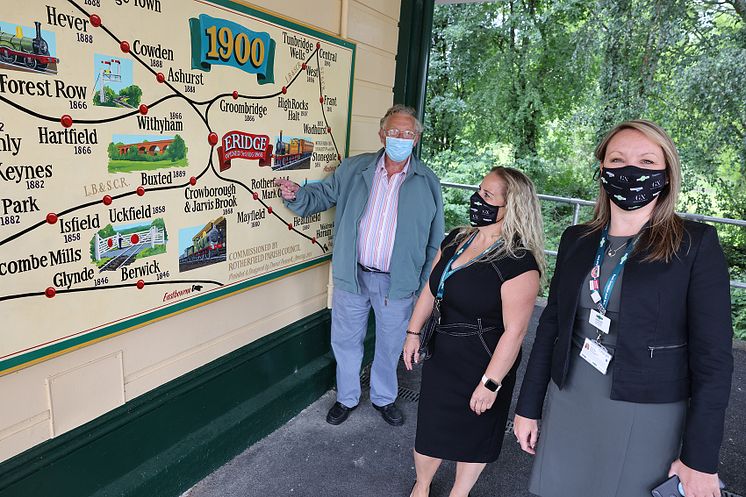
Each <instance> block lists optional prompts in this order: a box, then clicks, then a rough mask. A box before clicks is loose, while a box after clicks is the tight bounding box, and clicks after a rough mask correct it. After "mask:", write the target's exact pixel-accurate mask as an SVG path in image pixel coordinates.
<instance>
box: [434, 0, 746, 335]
mask: <svg viewBox="0 0 746 497" xmlns="http://www.w3.org/2000/svg"><path fill="white" fill-rule="evenodd" d="M433 26H434V27H433V38H432V49H431V53H430V67H429V73H428V95H427V103H426V109H425V121H426V122H425V126H426V131H425V134H424V135H423V158H425V160H426V161H428V162H429V163H430V164H431V165H432V166H433V167H434V169H435V170H436V172H438V174H439V175H440V176H441V178H442V179H443V180H444V181H452V182H457V183H467V184H477V183H478V182H479V181H480V179H481V177H482V176H483V174H484V173H485V172H487V171H488V170H489V168H490V167H492V166H495V165H510V166H513V167H517V168H519V169H521V170H523V171H524V172H526V173H527V174H528V175H529V176H530V177H531V178H532V179H533V180H534V182H535V183H536V186H537V190H538V191H539V192H540V193H545V194H550V195H559V196H565V197H576V198H582V199H588V200H593V199H595V197H596V194H597V192H598V183H597V182H596V180H595V179H594V177H593V173H594V171H595V169H596V168H597V166H598V164H597V163H596V162H595V160H594V159H593V149H594V147H595V145H596V143H597V142H598V141H599V139H600V138H601V137H602V136H603V135H604V134H605V133H606V132H607V131H608V130H609V129H610V128H612V127H613V126H614V125H615V124H617V123H619V122H621V121H623V120H626V119H634V118H644V119H650V120H652V121H655V122H657V123H659V124H661V125H662V126H663V127H664V128H665V129H666V130H667V131H668V132H669V133H670V134H671V135H672V137H673V139H674V141H675V142H676V144H677V146H678V148H679V152H680V154H681V157H682V168H683V176H684V181H683V183H684V184H683V190H684V191H683V195H682V198H681V203H680V205H679V206H678V208H679V210H681V211H687V212H697V213H700V214H708V215H714V216H722V217H730V218H735V219H744V218H746V84H744V81H745V79H744V75H746V0H665V1H664V0H555V1H549V0H497V1H494V2H486V3H479V4H455V5H438V6H436V9H435V13H434V18H433ZM444 196H445V202H446V205H445V211H446V221H447V225H448V226H449V227H450V226H453V225H456V224H463V223H464V222H465V221H466V203H467V199H468V196H469V192H465V191H459V190H454V189H446V190H445V194H444ZM542 208H543V211H544V219H545V224H546V228H547V229H546V232H547V248H549V249H556V245H557V242H558V240H559V235H560V234H561V232H562V230H563V229H564V228H565V227H566V226H567V225H568V224H570V223H571V222H572V219H573V208H572V207H571V206H569V205H562V204H554V203H549V202H543V206H542ZM591 214H592V211H591V209H590V208H588V207H584V208H582V209H581V210H580V212H579V217H580V220H581V221H583V220H587V219H589V218H590V216H591ZM718 230H719V233H720V238H721V242H722V243H723V246H724V249H725V251H726V255H727V257H728V260H729V263H730V265H731V278H732V279H734V280H736V279H737V280H741V281H744V280H746V229H744V228H740V227H722V226H718ZM733 304H734V319H735V322H736V323H737V330H738V333H740V334H742V335H743V336H744V337H746V291H744V290H738V289H734V290H733Z"/></svg>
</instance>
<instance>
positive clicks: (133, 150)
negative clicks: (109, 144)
mask: <svg viewBox="0 0 746 497" xmlns="http://www.w3.org/2000/svg"><path fill="white" fill-rule="evenodd" d="M137 156H138V152H137V147H136V146H134V145H130V147H129V148H128V149H127V153H126V154H124V158H125V159H127V160H137V158H138V157H137Z"/></svg>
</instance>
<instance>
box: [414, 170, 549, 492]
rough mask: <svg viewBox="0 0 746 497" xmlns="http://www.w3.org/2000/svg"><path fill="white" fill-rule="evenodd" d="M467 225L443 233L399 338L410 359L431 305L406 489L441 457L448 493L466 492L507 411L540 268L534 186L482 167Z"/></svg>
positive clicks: (429, 473)
mask: <svg viewBox="0 0 746 497" xmlns="http://www.w3.org/2000/svg"><path fill="white" fill-rule="evenodd" d="M469 210H470V221H471V227H469V228H457V229H455V230H453V231H452V232H451V233H450V234H449V235H448V236H447V237H446V238H445V240H444V241H443V243H442V244H441V250H440V251H439V252H438V254H437V255H436V257H435V261H434V264H433V270H432V273H431V275H430V284H429V287H428V288H427V289H425V290H423V291H422V293H421V295H420V298H419V300H418V301H417V304H416V306H415V309H414V312H413V315H412V319H411V321H410V322H409V328H408V331H407V339H406V342H405V344H404V362H405V364H406V367H407V369H410V370H411V369H412V364H413V362H414V363H417V362H419V360H420V356H419V348H420V336H419V333H420V330H421V328H422V326H423V325H424V324H425V322H426V320H427V319H428V317H429V316H430V314H431V311H432V309H433V305H434V303H436V300H437V303H438V304H439V309H440V312H441V319H440V325H439V326H438V327H437V332H436V333H435V335H434V337H433V340H432V342H431V343H430V351H431V353H432V354H431V357H430V358H429V359H427V360H426V361H425V362H424V366H423V370H422V384H421V387H420V400H419V412H418V417H417V438H416V441H415V448H414V462H415V468H416V470H417V480H416V482H415V485H414V488H412V492H411V495H412V496H414V497H425V496H428V495H429V494H430V483H431V482H432V479H433V476H434V475H435V472H436V471H437V469H438V467H439V465H440V463H441V461H442V460H443V459H448V460H452V461H458V464H457V470H456V481H455V482H454V484H453V488H452V489H451V492H450V497H466V496H467V495H468V494H469V491H470V490H471V488H472V487H473V486H474V484H475V483H476V481H477V478H479V475H480V474H481V472H482V470H483V469H484V467H485V465H486V463H490V462H494V461H495V460H496V459H497V457H498V455H499V454H500V449H501V447H502V440H503V434H504V432H505V423H506V421H507V418H508V408H509V407H510V399H511V396H512V392H513V387H514V386H515V380H516V369H517V367H518V363H519V362H520V354H521V344H522V343H523V338H524V336H525V334H526V328H527V326H528V322H529V319H530V318H531V312H532V310H533V308H534V301H535V299H536V295H537V293H538V291H539V285H540V278H541V276H540V275H541V274H542V273H543V271H544V234H543V228H542V222H541V209H540V207H539V200H538V197H537V196H536V192H535V190H534V186H533V184H532V183H531V180H529V179H528V178H527V177H526V176H525V175H524V174H523V173H521V172H519V171H517V170H515V169H511V168H504V167H496V168H494V169H492V170H491V171H490V172H489V173H488V174H487V175H486V176H485V177H484V179H483V180H482V183H481V184H480V185H479V191H477V192H476V193H474V195H473V196H472V197H471V203H470V208H469Z"/></svg>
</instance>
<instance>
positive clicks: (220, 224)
mask: <svg viewBox="0 0 746 497" xmlns="http://www.w3.org/2000/svg"><path fill="white" fill-rule="evenodd" d="M192 242H193V244H192V245H191V246H189V247H187V249H186V250H185V251H184V254H183V255H182V256H181V257H180V258H179V259H180V260H179V262H180V263H187V262H196V261H204V260H211V259H215V258H221V257H222V258H224V257H225V253H226V245H225V218H224V217H223V216H220V217H219V218H217V219H216V220H215V221H210V222H209V223H207V224H206V225H205V227H204V228H202V229H201V230H200V231H199V233H197V234H196V235H194V237H193V238H192Z"/></svg>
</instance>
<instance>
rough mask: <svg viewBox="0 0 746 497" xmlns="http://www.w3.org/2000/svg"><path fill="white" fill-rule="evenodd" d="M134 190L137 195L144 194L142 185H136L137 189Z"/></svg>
mask: <svg viewBox="0 0 746 497" xmlns="http://www.w3.org/2000/svg"><path fill="white" fill-rule="evenodd" d="M136 191H137V194H138V195H139V196H141V197H142V196H143V195H145V188H143V187H142V186H138V187H137V190H136Z"/></svg>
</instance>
